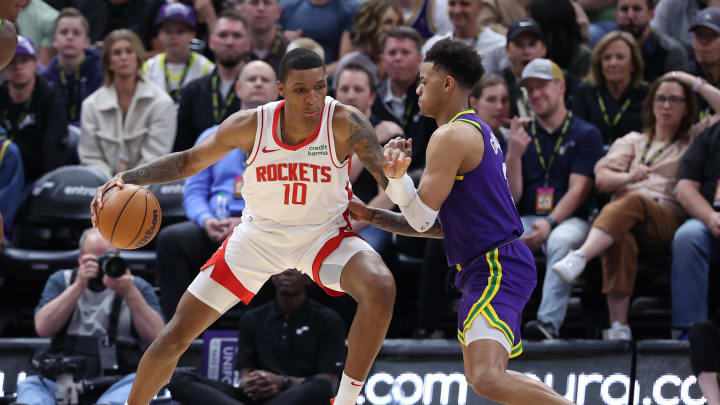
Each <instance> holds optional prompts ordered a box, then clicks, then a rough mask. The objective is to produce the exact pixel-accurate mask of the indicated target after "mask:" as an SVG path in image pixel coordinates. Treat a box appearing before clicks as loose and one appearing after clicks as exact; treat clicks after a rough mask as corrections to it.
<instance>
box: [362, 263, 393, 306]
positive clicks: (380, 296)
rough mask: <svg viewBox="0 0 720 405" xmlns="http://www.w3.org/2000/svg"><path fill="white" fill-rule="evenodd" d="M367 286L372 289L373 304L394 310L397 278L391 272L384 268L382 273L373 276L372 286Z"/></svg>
mask: <svg viewBox="0 0 720 405" xmlns="http://www.w3.org/2000/svg"><path fill="white" fill-rule="evenodd" d="M367 285H368V286H370V287H371V288H370V291H371V295H372V300H373V302H376V303H378V305H381V306H382V307H385V308H392V307H393V305H395V293H396V289H395V278H394V277H393V275H392V273H390V270H387V268H385V267H383V269H382V270H381V271H378V272H376V273H375V274H373V275H372V279H371V281H370V284H367Z"/></svg>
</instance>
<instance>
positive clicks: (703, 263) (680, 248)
mask: <svg viewBox="0 0 720 405" xmlns="http://www.w3.org/2000/svg"><path fill="white" fill-rule="evenodd" d="M677 178H678V182H677V187H676V188H675V196H676V197H677V200H678V202H680V205H682V207H683V208H684V209H685V211H686V212H687V213H688V214H690V218H689V219H687V220H686V221H685V222H684V223H683V224H682V225H681V226H680V228H678V230H677V231H676V232H675V236H674V237H673V242H672V260H673V261H672V283H671V284H670V285H671V286H672V300H673V301H672V314H673V316H672V327H673V329H675V332H676V333H675V335H676V336H679V337H681V338H687V334H688V331H689V328H690V327H691V326H692V325H693V324H694V323H695V322H701V321H706V320H708V305H707V299H708V287H709V286H708V283H709V280H708V274H709V271H710V266H711V264H714V263H718V262H719V261H720V212H719V211H720V183H719V181H720V126H718V125H715V126H713V127H712V128H710V129H709V130H707V131H705V132H703V133H702V134H701V135H700V136H699V137H698V138H697V139H696V140H695V141H694V142H693V144H692V146H690V149H688V151H687V152H686V153H685V157H684V158H683V162H682V164H681V165H680V171H679V172H678V175H677Z"/></svg>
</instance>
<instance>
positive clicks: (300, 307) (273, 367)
mask: <svg viewBox="0 0 720 405" xmlns="http://www.w3.org/2000/svg"><path fill="white" fill-rule="evenodd" d="M272 282H273V284H274V285H275V290H276V293H275V300H274V301H273V302H269V303H267V304H264V305H262V306H259V307H257V308H254V309H251V310H249V311H247V312H246V313H245V314H244V315H243V317H242V319H240V326H239V334H238V352H237V359H236V361H235V369H236V370H237V371H238V372H239V373H240V378H241V380H240V386H239V387H237V388H236V387H234V386H232V385H229V384H225V383H223V382H220V381H216V380H210V379H208V378H205V377H202V376H200V375H198V374H194V373H188V372H176V373H175V374H174V375H173V377H172V379H171V380H170V383H169V384H168V388H169V389H170V392H171V394H172V397H173V399H174V400H177V401H180V402H182V403H183V404H184V405H204V404H208V403H210V404H218V405H243V404H264V405H311V404H312V405H315V404H328V403H330V398H331V397H332V395H333V393H334V391H335V390H334V387H335V383H336V381H337V374H338V373H340V371H341V370H342V366H343V364H344V358H345V353H346V349H345V327H344V325H343V323H342V320H341V319H340V317H339V316H338V314H337V313H335V312H334V311H333V310H331V309H329V308H326V307H324V306H322V305H320V304H318V303H317V302H315V301H313V300H312V299H309V298H307V294H306V292H305V288H306V285H307V284H309V282H310V281H309V279H308V278H307V276H305V275H303V274H302V273H300V272H299V271H297V270H295V269H290V270H285V271H284V272H282V273H280V274H277V275H274V276H272Z"/></svg>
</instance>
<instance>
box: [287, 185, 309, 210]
mask: <svg viewBox="0 0 720 405" xmlns="http://www.w3.org/2000/svg"><path fill="white" fill-rule="evenodd" d="M283 187H284V188H285V205H290V204H294V205H305V197H306V196H307V185H306V184H305V183H292V184H287V183H286V184H283ZM290 189H292V190H290ZM291 191H292V199H291V195H290V194H291Z"/></svg>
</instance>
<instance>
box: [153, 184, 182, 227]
mask: <svg viewBox="0 0 720 405" xmlns="http://www.w3.org/2000/svg"><path fill="white" fill-rule="evenodd" d="M148 189H149V190H150V191H151V192H152V193H153V194H154V195H155V197H156V198H157V200H158V203H160V208H161V209H162V216H163V221H162V222H163V225H168V224H172V223H176V222H180V221H185V220H187V217H186V216H185V208H183V194H184V192H185V179H182V180H178V181H176V182H173V183H167V184H152V185H150V186H148Z"/></svg>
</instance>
